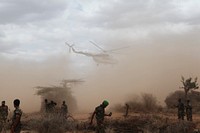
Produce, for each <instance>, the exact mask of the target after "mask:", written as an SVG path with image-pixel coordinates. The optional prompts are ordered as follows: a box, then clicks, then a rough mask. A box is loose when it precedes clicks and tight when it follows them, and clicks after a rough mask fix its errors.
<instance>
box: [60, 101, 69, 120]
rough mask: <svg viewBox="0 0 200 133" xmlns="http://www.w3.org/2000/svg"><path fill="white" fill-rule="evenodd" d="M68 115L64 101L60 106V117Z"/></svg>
mask: <svg viewBox="0 0 200 133" xmlns="http://www.w3.org/2000/svg"><path fill="white" fill-rule="evenodd" d="M67 113H68V107H67V105H66V103H65V101H63V103H62V105H61V116H64V117H65V116H66V115H67Z"/></svg>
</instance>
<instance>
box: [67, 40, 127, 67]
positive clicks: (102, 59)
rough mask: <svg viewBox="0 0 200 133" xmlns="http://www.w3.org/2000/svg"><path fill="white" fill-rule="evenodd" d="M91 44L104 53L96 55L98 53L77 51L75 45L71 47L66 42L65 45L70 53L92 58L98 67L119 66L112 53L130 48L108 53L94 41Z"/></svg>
mask: <svg viewBox="0 0 200 133" xmlns="http://www.w3.org/2000/svg"><path fill="white" fill-rule="evenodd" d="M90 43H91V44H93V45H94V46H96V47H97V48H98V49H100V50H101V51H102V52H101V53H97V54H96V53H89V52H83V51H77V50H75V49H74V47H73V46H74V44H72V45H70V44H69V43H67V42H65V44H66V45H67V46H69V52H70V51H71V50H72V51H73V52H74V53H77V54H82V55H85V56H89V57H92V59H93V60H94V61H95V62H96V63H97V65H99V64H111V65H114V64H117V63H118V61H117V60H116V59H115V58H113V56H112V55H111V54H110V53H111V52H114V51H116V50H120V49H124V48H127V47H128V46H126V47H121V48H117V49H112V50H109V51H106V50H104V49H102V48H101V47H99V46H98V45H97V44H96V43H94V42H92V41H90Z"/></svg>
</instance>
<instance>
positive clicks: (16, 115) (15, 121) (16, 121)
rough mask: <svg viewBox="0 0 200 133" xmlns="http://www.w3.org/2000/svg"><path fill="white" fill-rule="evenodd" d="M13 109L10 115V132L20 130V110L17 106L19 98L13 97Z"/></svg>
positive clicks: (15, 132)
mask: <svg viewBox="0 0 200 133" xmlns="http://www.w3.org/2000/svg"><path fill="white" fill-rule="evenodd" d="M13 104H14V107H15V110H14V112H13V117H12V124H11V133H20V131H21V116H22V111H21V109H20V108H19V105H20V100H19V99H15V100H14V101H13Z"/></svg>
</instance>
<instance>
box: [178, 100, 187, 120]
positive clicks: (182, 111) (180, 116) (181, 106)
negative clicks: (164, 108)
mask: <svg viewBox="0 0 200 133" xmlns="http://www.w3.org/2000/svg"><path fill="white" fill-rule="evenodd" d="M177 108H178V119H179V120H184V115H185V107H184V104H183V103H182V101H181V99H180V98H179V99H178V105H177Z"/></svg>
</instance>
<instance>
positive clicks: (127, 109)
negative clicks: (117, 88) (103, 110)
mask: <svg viewBox="0 0 200 133" xmlns="http://www.w3.org/2000/svg"><path fill="white" fill-rule="evenodd" d="M125 108H126V112H125V115H124V117H125V118H126V117H128V111H129V108H130V106H129V105H128V104H127V103H126V104H125Z"/></svg>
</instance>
